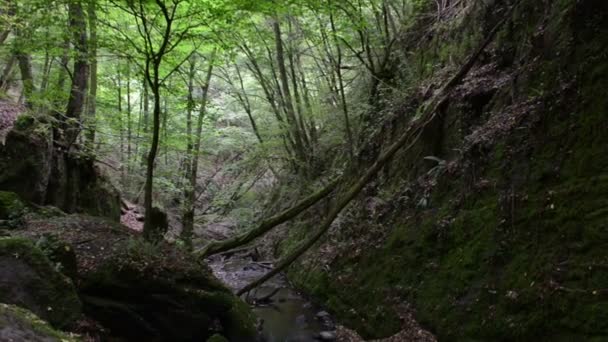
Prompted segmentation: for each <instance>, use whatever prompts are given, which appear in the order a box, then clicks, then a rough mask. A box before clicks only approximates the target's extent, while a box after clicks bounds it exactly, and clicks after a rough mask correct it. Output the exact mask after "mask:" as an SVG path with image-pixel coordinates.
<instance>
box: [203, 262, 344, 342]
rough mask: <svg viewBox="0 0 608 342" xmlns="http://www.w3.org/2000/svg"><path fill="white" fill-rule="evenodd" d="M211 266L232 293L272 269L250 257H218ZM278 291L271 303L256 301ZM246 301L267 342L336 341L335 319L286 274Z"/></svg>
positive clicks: (262, 287) (272, 280) (255, 292)
mask: <svg viewBox="0 0 608 342" xmlns="http://www.w3.org/2000/svg"><path fill="white" fill-rule="evenodd" d="M209 265H210V266H211V268H212V269H213V272H214V274H215V275H216V277H218V278H219V279H220V280H222V281H223V282H224V283H225V284H226V285H227V286H228V287H230V288H231V289H232V290H233V291H236V290H238V289H239V288H242V287H243V286H245V285H247V284H248V283H249V282H251V281H253V280H255V279H257V278H259V277H260V276H262V275H263V274H264V273H266V272H268V270H269V269H270V268H271V267H272V264H270V263H263V262H254V261H251V260H249V259H248V258H247V257H243V256H239V255H235V256H233V257H232V258H227V257H222V256H216V257H214V258H212V259H211V260H210V262H209ZM275 291H278V292H276V293H275V294H274V295H273V296H272V297H271V298H270V299H269V300H262V302H256V299H262V298H264V297H267V296H268V295H269V294H271V293H273V292H275ZM243 299H244V300H245V301H247V302H248V303H250V305H252V308H253V312H254V313H255V314H256V315H257V317H258V324H259V327H258V329H259V330H261V335H262V337H263V341H266V342H309V341H333V340H335V333H334V330H335V326H334V323H333V320H332V318H331V317H330V316H329V314H328V313H327V312H325V311H322V309H321V308H319V307H316V306H315V305H313V304H312V303H310V302H309V301H308V300H307V299H306V298H304V297H303V296H302V295H301V294H299V293H298V292H297V291H296V290H295V289H294V288H293V287H292V286H291V285H290V284H289V282H288V281H287V279H286V278H285V276H284V275H277V276H276V277H274V278H272V279H271V280H269V281H267V282H266V283H265V284H264V285H263V286H260V287H259V288H258V289H256V290H253V291H252V292H251V293H250V294H249V296H248V297H247V296H246V295H243Z"/></svg>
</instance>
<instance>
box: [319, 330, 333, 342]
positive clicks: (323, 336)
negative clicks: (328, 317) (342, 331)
mask: <svg viewBox="0 0 608 342" xmlns="http://www.w3.org/2000/svg"><path fill="white" fill-rule="evenodd" d="M336 338H337V336H336V332H335V331H322V332H320V333H319V336H317V339H318V340H320V341H335V340H336Z"/></svg>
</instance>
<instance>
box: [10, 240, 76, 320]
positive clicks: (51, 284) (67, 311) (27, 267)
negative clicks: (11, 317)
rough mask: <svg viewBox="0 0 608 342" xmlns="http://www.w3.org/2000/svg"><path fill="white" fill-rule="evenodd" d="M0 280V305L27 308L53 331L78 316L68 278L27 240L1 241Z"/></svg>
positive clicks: (72, 286) (72, 287) (74, 292)
mask: <svg viewBox="0 0 608 342" xmlns="http://www.w3.org/2000/svg"><path fill="white" fill-rule="evenodd" d="M0 279H2V281H0V302H2V303H7V304H15V305H18V306H21V307H23V308H27V309H28V310H30V311H32V312H33V313H35V314H36V315H38V316H39V317H40V318H42V319H44V320H46V321H48V322H49V323H51V325H53V326H54V327H56V328H64V327H68V326H69V325H70V324H71V323H73V322H74V321H75V320H76V319H77V318H78V317H79V316H80V314H81V303H80V300H79V298H78V295H77V293H76V289H75V287H74V285H73V284H72V282H71V281H70V279H69V278H67V277H66V276H65V275H63V274H62V273H60V272H58V271H57V269H56V268H55V265H53V263H51V262H50V261H49V260H48V258H47V257H46V256H45V255H44V253H43V252H42V251H41V250H40V249H38V248H36V246H34V244H33V243H32V242H30V241H29V240H25V239H20V238H0Z"/></svg>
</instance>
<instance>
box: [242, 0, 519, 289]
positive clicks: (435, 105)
mask: <svg viewBox="0 0 608 342" xmlns="http://www.w3.org/2000/svg"><path fill="white" fill-rule="evenodd" d="M518 4H519V1H518V2H517V3H516V4H515V5H513V7H511V10H510V11H508V13H507V15H505V17H504V18H503V20H501V21H500V22H499V23H498V24H497V25H496V26H495V27H494V29H493V30H492V31H490V33H489V34H488V37H487V38H486V39H485V40H484V42H483V43H482V44H481V46H480V47H479V48H478V49H477V50H476V51H475V52H474V53H473V54H472V55H471V56H470V57H469V59H468V60H467V62H466V63H465V64H464V65H463V66H462V67H461V68H460V70H459V71H458V72H457V73H456V74H455V75H454V76H452V78H450V79H449V80H448V81H447V82H446V83H445V84H444V85H443V86H442V87H441V89H440V90H439V92H438V93H437V95H436V96H434V97H433V98H432V99H431V101H430V103H428V105H427V106H425V107H424V108H425V109H423V111H422V114H421V115H420V116H419V118H418V119H415V120H414V121H413V122H411V123H410V125H409V126H408V128H407V130H406V131H405V132H403V134H401V136H400V137H399V139H397V141H395V142H394V143H393V144H392V145H390V146H389V147H388V149H387V150H386V151H384V152H383V153H382V154H381V155H380V156H379V157H378V158H377V159H376V161H375V162H374V164H373V165H372V166H371V167H370V168H368V169H367V170H366V171H365V173H364V174H363V175H362V176H361V177H359V179H357V180H356V181H355V184H354V185H353V186H351V187H350V188H348V189H346V191H345V193H344V194H343V195H342V196H340V197H339V198H338V200H337V201H336V203H335V204H334V206H333V207H332V208H331V209H330V211H329V214H328V215H327V217H326V218H325V220H323V222H322V223H321V225H320V227H319V228H318V229H317V230H316V231H315V232H314V234H313V235H312V236H311V237H310V238H309V239H308V240H306V241H304V242H303V243H302V244H300V245H299V246H298V247H296V249H295V250H293V251H292V252H291V253H290V254H289V255H287V256H286V257H285V258H284V259H283V260H281V261H280V262H279V263H278V264H277V265H276V266H275V267H274V268H273V269H272V270H271V271H269V272H268V273H266V274H265V275H263V276H262V277H260V278H259V279H257V280H255V281H253V282H251V283H250V284H248V285H246V286H245V287H243V288H242V289H240V290H239V291H238V292H237V295H239V296H240V295H242V294H244V293H247V292H249V291H251V290H252V289H254V288H256V287H257V286H259V285H261V284H263V283H264V282H266V281H267V280H269V279H271V278H272V277H274V276H275V275H276V274H278V273H279V272H281V271H282V270H284V269H285V268H287V267H288V266H289V265H291V264H292V263H293V262H294V261H296V260H297V259H298V258H299V257H300V256H302V254H304V253H306V251H308V250H309V249H310V248H311V247H312V246H314V245H315V243H317V242H318V241H319V239H320V238H321V237H322V236H323V235H325V233H326V232H327V231H328V230H329V228H330V227H331V225H332V223H333V222H334V220H335V219H336V218H337V217H338V215H339V214H340V212H342V210H343V209H344V208H345V207H346V206H347V205H348V204H349V203H350V202H351V201H352V200H353V199H354V198H355V197H356V196H357V195H358V194H359V193H360V192H361V190H363V188H364V187H365V186H366V185H367V184H368V183H369V181H370V180H371V179H373V178H374V177H375V176H376V175H377V174H378V172H379V171H380V170H381V169H382V168H383V167H384V165H385V164H386V163H387V161H389V160H390V159H391V158H392V157H393V156H394V155H395V153H397V151H400V150H401V151H402V152H403V151H407V150H409V149H410V148H412V147H413V146H414V145H415V144H416V142H417V141H418V140H419V139H420V136H421V135H422V133H423V131H424V129H425V128H426V127H427V125H428V124H429V123H431V122H432V121H433V119H434V118H435V117H436V116H437V112H438V110H439V108H440V107H441V106H442V105H443V104H444V103H446V101H447V99H448V96H449V92H450V90H452V89H453V88H454V87H455V86H456V85H457V84H458V83H460V82H461V81H462V80H463V79H464V77H465V76H466V75H467V74H468V73H469V71H470V70H471V69H472V68H473V66H474V65H475V63H476V62H477V60H478V59H479V56H480V55H481V54H482V53H483V51H484V50H485V49H486V48H487V47H488V45H490V43H491V42H492V41H493V40H494V37H496V33H497V32H498V30H499V29H500V28H501V27H502V26H503V24H504V23H505V22H506V21H507V19H508V18H510V17H511V14H512V13H513V11H514V9H515V8H516V7H517V5H518Z"/></svg>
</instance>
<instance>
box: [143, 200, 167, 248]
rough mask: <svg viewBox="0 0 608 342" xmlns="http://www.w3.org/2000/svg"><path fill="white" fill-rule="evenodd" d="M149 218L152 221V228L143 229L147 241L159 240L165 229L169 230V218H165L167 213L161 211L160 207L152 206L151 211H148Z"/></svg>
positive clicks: (162, 236) (165, 231)
mask: <svg viewBox="0 0 608 342" xmlns="http://www.w3.org/2000/svg"><path fill="white" fill-rule="evenodd" d="M150 216H151V218H150V220H151V221H152V229H149V230H147V231H144V234H145V235H147V236H146V237H147V239H148V241H153V242H160V241H161V240H162V239H163V238H164V236H165V233H167V230H169V220H168V218H167V213H165V212H164V211H162V210H161V209H160V208H157V207H152V212H151V213H150Z"/></svg>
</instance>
